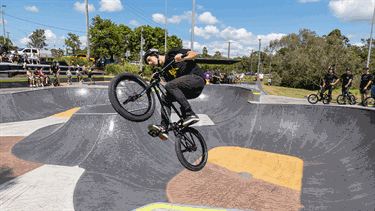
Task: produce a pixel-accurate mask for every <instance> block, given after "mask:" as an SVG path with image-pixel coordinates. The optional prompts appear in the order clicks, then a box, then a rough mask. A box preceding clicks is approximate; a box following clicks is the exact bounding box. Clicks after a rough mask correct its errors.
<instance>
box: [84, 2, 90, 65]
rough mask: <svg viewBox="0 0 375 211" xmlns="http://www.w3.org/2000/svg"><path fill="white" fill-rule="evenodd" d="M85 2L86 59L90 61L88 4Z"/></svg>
mask: <svg viewBox="0 0 375 211" xmlns="http://www.w3.org/2000/svg"><path fill="white" fill-rule="evenodd" d="M85 3H86V37H87V40H86V43H87V44H86V45H87V61H90V41H89V4H88V2H87V0H85Z"/></svg>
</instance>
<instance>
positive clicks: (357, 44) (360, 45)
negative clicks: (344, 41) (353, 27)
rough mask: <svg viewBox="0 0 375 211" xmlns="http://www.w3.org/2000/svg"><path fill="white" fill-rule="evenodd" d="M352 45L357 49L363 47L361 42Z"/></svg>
mask: <svg viewBox="0 0 375 211" xmlns="http://www.w3.org/2000/svg"><path fill="white" fill-rule="evenodd" d="M353 45H356V46H358V47H362V46H364V44H363V43H361V42H357V43H354V44H353Z"/></svg>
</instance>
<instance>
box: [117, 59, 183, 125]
mask: <svg viewBox="0 0 375 211" xmlns="http://www.w3.org/2000/svg"><path fill="white" fill-rule="evenodd" d="M186 56H187V55H186ZM174 62H175V61H174V60H173V61H171V62H170V63H169V64H168V65H167V66H165V67H164V68H163V69H162V70H160V71H157V72H155V76H154V78H156V79H152V80H151V81H150V84H149V85H148V86H147V88H146V89H145V90H143V91H142V92H141V93H140V94H138V95H136V96H134V97H133V98H131V99H130V100H136V99H138V98H140V97H142V96H143V95H145V94H146V93H147V92H151V90H150V89H152V88H153V89H154V90H155V92H156V96H157V97H158V99H159V102H160V104H161V106H162V108H163V110H164V112H165V113H166V114H167V118H168V121H169V125H170V126H171V127H169V128H168V131H171V130H174V129H175V128H176V127H177V126H178V125H179V124H180V123H182V121H183V120H182V114H180V112H179V111H178V110H177V108H176V107H175V106H174V105H173V103H172V102H170V100H169V99H168V98H167V93H166V90H164V88H162V86H161V85H160V83H159V82H160V74H161V73H163V72H164V71H165V70H166V69H167V68H168V67H169V66H170V65H172V64H173V63H174ZM159 90H160V91H161V92H162V94H163V95H164V96H165V99H166V101H167V104H168V105H170V106H171V107H172V108H173V110H174V111H175V112H176V114H177V115H178V116H179V118H180V120H179V121H178V122H176V123H173V122H172V119H171V118H170V117H169V116H170V115H169V113H168V111H167V108H166V107H165V105H164V104H163V103H162V99H161V97H160V95H161V94H160V92H159ZM125 102H126V101H125ZM125 102H124V104H125Z"/></svg>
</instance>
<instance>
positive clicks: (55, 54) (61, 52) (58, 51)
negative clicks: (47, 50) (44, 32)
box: [51, 48, 64, 57]
mask: <svg viewBox="0 0 375 211" xmlns="http://www.w3.org/2000/svg"><path fill="white" fill-rule="evenodd" d="M51 54H52V56H53V57H60V56H63V55H64V50H62V49H60V48H59V49H54V48H53V49H51Z"/></svg>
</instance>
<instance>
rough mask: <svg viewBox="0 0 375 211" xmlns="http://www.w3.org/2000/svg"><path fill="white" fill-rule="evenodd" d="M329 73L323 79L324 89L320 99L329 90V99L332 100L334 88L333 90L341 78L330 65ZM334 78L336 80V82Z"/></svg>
mask: <svg viewBox="0 0 375 211" xmlns="http://www.w3.org/2000/svg"><path fill="white" fill-rule="evenodd" d="M328 71H329V72H328V73H327V74H326V75H325V76H324V80H323V88H322V91H321V92H320V100H321V99H322V98H323V94H324V92H325V91H327V90H328V98H329V101H331V100H332V90H333V86H334V85H335V84H336V83H337V82H338V81H339V80H340V79H339V77H337V75H336V74H335V71H334V69H333V67H329V68H328ZM334 80H336V81H335V82H334Z"/></svg>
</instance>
